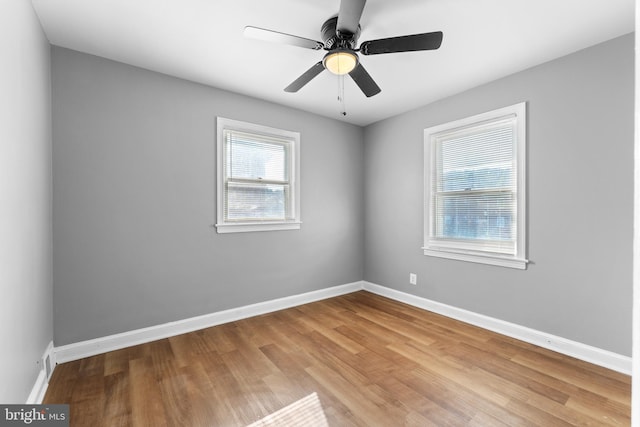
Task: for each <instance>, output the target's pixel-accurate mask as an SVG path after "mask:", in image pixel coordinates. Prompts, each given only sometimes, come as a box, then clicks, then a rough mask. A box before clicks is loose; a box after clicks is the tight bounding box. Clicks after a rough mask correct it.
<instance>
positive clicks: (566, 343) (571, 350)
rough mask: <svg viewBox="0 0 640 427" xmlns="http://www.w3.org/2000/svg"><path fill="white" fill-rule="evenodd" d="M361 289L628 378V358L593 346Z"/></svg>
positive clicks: (383, 290) (375, 288)
mask: <svg viewBox="0 0 640 427" xmlns="http://www.w3.org/2000/svg"><path fill="white" fill-rule="evenodd" d="M364 290H366V291H369V292H372V293H374V294H378V295H381V296H384V297H387V298H390V299H393V300H396V301H400V302H403V303H405V304H409V305H412V306H414V307H418V308H422V309H424V310H428V311H432V312H434V313H438V314H442V315H444V316H447V317H450V318H452V319H456V320H460V321H462V322H465V323H469V324H472V325H475V326H479V327H481V328H484V329H488V330H490V331H493V332H497V333H499V334H502V335H506V336H509V337H512V338H516V339H519V340H521V341H525V342H528V343H530V344H534V345H537V346H539V347H544V348H547V349H549V350H553V351H557V352H558V353H562V354H565V355H567V356H571V357H575V358H576V359H580V360H584V361H586V362H589V363H593V364H595V365H599V366H603V367H605V368H609V369H612V370H614V371H617V372H621V373H623V374H627V375H631V360H632V359H631V357H628V356H623V355H620V354H617V353H613V352H610V351H607V350H602V349H599V348H597V347H592V346H589V345H586V344H582V343H579V342H576V341H571V340H568V339H566V338H562V337H558V336H555V335H551V334H548V333H545V332H541V331H537V330H535V329H531V328H527V327H525V326H520V325H516V324H514V323H509V322H505V321H504V320H500V319H495V318H492V317H489V316H485V315H482V314H478V313H474V312H471V311H467V310H464V309H461V308H457V307H453V306H450V305H446V304H442V303H440V302H437V301H432V300H429V299H426V298H422V297H419V296H415V295H411V294H407V293H405V292H401V291H397V290H395V289H391V288H387V287H384V286H380V285H376V284H374V283H370V282H364Z"/></svg>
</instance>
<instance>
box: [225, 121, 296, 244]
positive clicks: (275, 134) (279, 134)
mask: <svg viewBox="0 0 640 427" xmlns="http://www.w3.org/2000/svg"><path fill="white" fill-rule="evenodd" d="M225 130H232V131H237V132H244V133H249V134H255V135H262V136H267V137H270V138H275V139H279V140H282V141H286V142H285V143H287V144H290V145H289V150H290V151H289V153H290V155H289V156H288V159H287V163H288V164H287V165H286V167H287V170H288V171H289V186H290V191H289V199H288V203H289V204H290V206H291V218H290V219H286V220H253V219H252V220H250V221H235V220H233V221H228V220H227V219H226V217H225V199H226V188H227V178H228V177H227V171H226V166H225V146H226V144H225V136H224V132H225ZM216 152H217V168H218V169H217V185H216V187H217V222H216V225H215V226H216V230H217V232H218V233H241V232H251V231H275V230H297V229H300V224H301V221H300V133H299V132H293V131H288V130H282V129H276V128H272V127H269V126H263V125H258V124H254V123H248V122H243V121H239V120H233V119H227V118H224V117H218V118H217V142H216Z"/></svg>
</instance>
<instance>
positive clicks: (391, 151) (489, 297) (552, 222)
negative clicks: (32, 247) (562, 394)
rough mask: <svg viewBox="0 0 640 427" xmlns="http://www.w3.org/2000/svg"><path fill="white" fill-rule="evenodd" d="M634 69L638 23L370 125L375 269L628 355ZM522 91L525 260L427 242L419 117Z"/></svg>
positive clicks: (497, 103) (485, 104) (375, 277)
mask: <svg viewBox="0 0 640 427" xmlns="http://www.w3.org/2000/svg"><path fill="white" fill-rule="evenodd" d="M633 73H634V39H633V35H628V36H624V37H621V38H618V39H615V40H612V41H610V42H607V43H604V44H601V45H598V46H595V47H593V48H589V49H586V50H584V51H580V52H578V53H575V54H573V55H570V56H567V57H564V58H561V59H559V60H555V61H552V62H549V63H546V64H543V65H541V66H538V67H535V68H533V69H530V70H526V71H524V72H521V73H518V74H515V75H512V76H510V77H507V78H504V79H501V80H498V81H495V82H493V83H490V84H487V85H484V86H481V87H478V88H475V89H473V90H470V91H467V92H464V93H461V94H459V95H456V96H453V97H450V98H448V99H444V100H442V101H440V102H437V103H434V104H431V105H428V106H426V107H424V108H421V109H418V110H415V111H412V112H408V113H406V114H403V115H400V116H398V117H394V118H390V119H388V120H385V121H382V122H379V123H376V124H373V125H371V126H368V127H367V128H366V129H365V141H366V142H365V182H366V186H365V191H366V197H365V212H366V214H365V279H366V280H368V281H371V282H373V283H377V284H379V285H383V286H387V287H390V288H394V289H397V290H400V291H404V292H408V293H411V294H415V295H419V296H422V297H425V298H429V299H432V300H435V301H439V302H442V303H445V304H449V305H452V306H455V307H459V308H463V309H467V310H470V311H473V312H477V313H481V314H485V315H488V316H491V317H495V318H498V319H503V320H506V321H509V322H513V323H516V324H520V325H524V326H527V327H531V328H534V329H537V330H540V331H544V332H547V333H551V334H555V335H558V336H561V337H564V338H568V339H571V340H575V341H578V342H581V343H585V344H589V345H592V346H595V347H599V348H602V349H606V350H610V351H613V352H616V353H619V354H623V355H628V356H630V355H631V324H632V322H631V305H632V301H631V297H632V231H633V193H632V191H633V137H634V125H633V117H634V97H633V93H634V74H633ZM521 101H527V103H528V108H529V110H528V155H529V157H528V165H529V169H528V179H529V193H528V204H529V205H528V216H529V217H528V231H529V240H528V248H529V249H528V258H529V259H530V260H531V264H530V265H529V267H528V269H527V270H526V271H520V270H513V269H507V268H501V267H493V266H487V265H481V264H473V263H466V262H461V261H452V260H444V259H437V258H431V257H426V256H424V255H423V254H422V251H421V247H422V244H423V129H424V128H426V127H429V126H433V125H436V124H440V123H444V122H448V121H451V120H455V119H459V118H463V117H467V116H470V115H474V114H477V113H481V112H485V111H489V110H492V109H495V108H498V107H503V106H506V105H511V104H514V103H517V102H521ZM410 272H413V273H417V274H418V285H417V286H411V285H409V284H408V276H409V273H410Z"/></svg>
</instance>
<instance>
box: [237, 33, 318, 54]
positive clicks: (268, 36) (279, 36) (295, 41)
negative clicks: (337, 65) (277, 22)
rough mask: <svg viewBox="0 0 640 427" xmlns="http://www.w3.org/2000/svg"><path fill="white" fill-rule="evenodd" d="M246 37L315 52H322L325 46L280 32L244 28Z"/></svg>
mask: <svg viewBox="0 0 640 427" xmlns="http://www.w3.org/2000/svg"><path fill="white" fill-rule="evenodd" d="M244 36H245V37H249V38H252V39H258V40H264V41H268V42H275V43H284V44H289V45H293V46H299V47H304V48H307V49H313V50H320V49H322V48H324V44H322V42H319V41H316V40H311V39H305V38H304V37H298V36H294V35H291V34H286V33H280V32H278V31H272V30H267V29H265V28H258V27H244Z"/></svg>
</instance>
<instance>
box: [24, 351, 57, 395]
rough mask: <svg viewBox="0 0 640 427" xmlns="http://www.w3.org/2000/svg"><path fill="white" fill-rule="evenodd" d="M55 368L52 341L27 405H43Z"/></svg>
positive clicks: (43, 358)
mask: <svg viewBox="0 0 640 427" xmlns="http://www.w3.org/2000/svg"><path fill="white" fill-rule="evenodd" d="M55 366H56V365H55V356H54V348H53V341H51V342H50V343H49V344H48V345H47V348H46V350H45V351H44V354H43V355H42V359H41V362H40V371H39V372H38V378H36V382H35V384H34V385H33V388H32V389H31V393H29V397H27V401H26V402H25V403H26V404H27V405H35V404H40V403H42V400H43V399H44V394H45V393H46V392H47V388H48V387H49V378H51V374H53V369H54V368H55Z"/></svg>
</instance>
